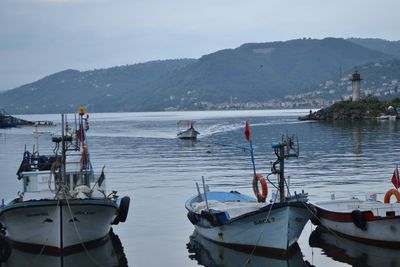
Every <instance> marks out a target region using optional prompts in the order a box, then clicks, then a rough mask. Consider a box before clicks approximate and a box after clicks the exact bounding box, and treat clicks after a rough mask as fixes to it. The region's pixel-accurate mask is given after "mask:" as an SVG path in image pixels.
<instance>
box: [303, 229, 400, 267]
mask: <svg viewBox="0 0 400 267" xmlns="http://www.w3.org/2000/svg"><path fill="white" fill-rule="evenodd" d="M309 243H310V246H311V247H317V248H321V249H322V250H323V252H324V253H325V254H326V255H327V256H328V257H330V258H332V259H334V260H335V261H339V262H343V263H347V264H350V265H352V266H363V267H375V266H376V267H382V266H400V253H399V252H400V251H399V250H396V249H389V248H381V247H376V246H372V245H367V244H363V243H359V242H356V241H352V240H350V239H346V238H342V237H338V236H335V235H334V234H331V233H329V232H327V231H326V230H324V229H323V228H321V227H317V228H316V229H315V230H314V231H313V232H312V233H311V235H310V238H309Z"/></svg>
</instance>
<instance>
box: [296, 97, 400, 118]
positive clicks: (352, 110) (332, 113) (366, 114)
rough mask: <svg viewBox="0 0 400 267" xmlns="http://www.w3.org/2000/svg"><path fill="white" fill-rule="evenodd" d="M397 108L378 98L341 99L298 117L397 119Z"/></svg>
mask: <svg viewBox="0 0 400 267" xmlns="http://www.w3.org/2000/svg"><path fill="white" fill-rule="evenodd" d="M397 109H398V108H396V105H395V104H394V103H392V102H380V101H378V100H373V101H370V100H369V101H368V100H360V101H357V102H351V101H341V102H337V103H335V104H333V105H332V106H330V107H327V108H323V109H320V110H318V111H316V112H311V110H310V114H308V115H306V116H302V117H299V118H298V119H299V120H301V121H305V120H313V121H338V120H342V121H343V120H371V119H396V118H398V117H399V116H398V114H397V111H396V110H397Z"/></svg>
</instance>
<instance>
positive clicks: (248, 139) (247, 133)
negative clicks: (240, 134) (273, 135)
mask: <svg viewBox="0 0 400 267" xmlns="http://www.w3.org/2000/svg"><path fill="white" fill-rule="evenodd" d="M244 136H245V137H246V140H247V141H250V124H249V121H246V126H245V127H244Z"/></svg>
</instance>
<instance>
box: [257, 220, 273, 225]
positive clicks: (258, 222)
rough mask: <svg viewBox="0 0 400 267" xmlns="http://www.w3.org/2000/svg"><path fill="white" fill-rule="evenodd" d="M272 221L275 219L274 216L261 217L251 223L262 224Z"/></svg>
mask: <svg viewBox="0 0 400 267" xmlns="http://www.w3.org/2000/svg"><path fill="white" fill-rule="evenodd" d="M274 221H275V218H269V219H267V218H265V219H261V220H258V221H253V223H254V224H255V225H258V224H264V223H271V222H274Z"/></svg>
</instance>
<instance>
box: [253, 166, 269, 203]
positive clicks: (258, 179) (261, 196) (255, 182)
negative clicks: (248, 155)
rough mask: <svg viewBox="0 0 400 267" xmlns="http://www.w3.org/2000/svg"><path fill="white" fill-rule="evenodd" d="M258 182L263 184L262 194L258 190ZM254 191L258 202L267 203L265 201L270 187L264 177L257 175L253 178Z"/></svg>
mask: <svg viewBox="0 0 400 267" xmlns="http://www.w3.org/2000/svg"><path fill="white" fill-rule="evenodd" d="M258 182H260V184H261V192H260V190H258ZM253 191H254V194H255V195H256V197H257V200H258V202H265V199H266V198H267V195H268V187H267V182H266V181H265V179H264V177H263V176H262V175H261V174H259V173H257V174H256V176H254V178H253Z"/></svg>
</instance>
